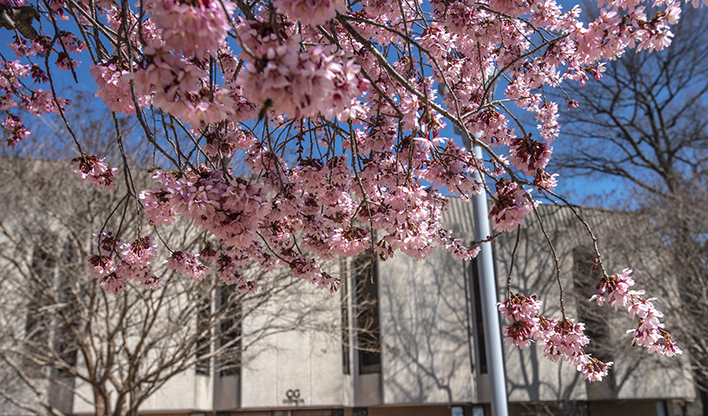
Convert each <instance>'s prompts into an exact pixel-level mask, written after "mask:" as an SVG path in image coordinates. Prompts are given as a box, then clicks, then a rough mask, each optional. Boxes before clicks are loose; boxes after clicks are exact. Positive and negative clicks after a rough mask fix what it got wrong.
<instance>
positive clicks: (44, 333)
mask: <svg viewBox="0 0 708 416" xmlns="http://www.w3.org/2000/svg"><path fill="white" fill-rule="evenodd" d="M55 265H56V263H55V261H54V257H53V256H51V254H50V253H48V252H47V251H46V250H44V249H43V248H40V247H35V249H34V251H33V253H32V263H31V267H32V275H31V277H30V278H31V279H32V282H31V283H30V285H29V290H30V293H29V294H28V295H29V296H28V298H29V302H28V303H27V310H26V318H25V343H26V345H25V350H26V353H27V356H26V358H27V359H26V360H25V361H26V362H25V367H26V369H27V373H28V374H29V376H30V377H33V378H39V377H42V371H41V368H40V367H39V366H38V365H37V364H36V363H35V361H33V360H32V359H31V357H32V355H34V354H37V355H45V354H46V351H47V350H48V349H49V347H50V345H49V325H50V316H49V314H47V313H46V312H45V311H44V309H43V306H47V305H46V304H47V302H48V300H47V299H46V297H45V294H46V293H52V291H53V289H54V273H55Z"/></svg>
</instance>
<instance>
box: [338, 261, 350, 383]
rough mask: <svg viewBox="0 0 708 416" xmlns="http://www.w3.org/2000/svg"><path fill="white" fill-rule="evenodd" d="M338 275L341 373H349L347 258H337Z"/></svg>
mask: <svg viewBox="0 0 708 416" xmlns="http://www.w3.org/2000/svg"><path fill="white" fill-rule="evenodd" d="M339 271H340V273H339V275H340V276H342V284H341V285H340V287H339V293H340V302H341V305H342V374H351V362H350V358H349V354H350V353H351V338H350V337H351V334H350V332H349V279H348V272H347V259H345V258H340V260H339Z"/></svg>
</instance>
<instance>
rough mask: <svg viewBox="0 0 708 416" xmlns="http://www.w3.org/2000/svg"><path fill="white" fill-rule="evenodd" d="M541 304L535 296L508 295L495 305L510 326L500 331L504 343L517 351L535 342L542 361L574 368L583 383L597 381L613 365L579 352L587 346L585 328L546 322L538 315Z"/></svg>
mask: <svg viewBox="0 0 708 416" xmlns="http://www.w3.org/2000/svg"><path fill="white" fill-rule="evenodd" d="M541 304H542V302H541V301H540V300H538V299H536V296H535V295H532V296H524V295H521V294H512V295H511V296H510V297H509V299H507V301H506V302H504V303H499V304H497V306H498V308H499V310H500V311H501V312H502V314H503V315H504V316H505V317H506V318H507V319H508V320H509V321H510V322H511V325H509V326H505V327H504V328H503V331H504V334H505V335H506V340H507V341H509V342H511V343H512V344H516V345H518V346H519V348H526V347H528V346H530V345H531V342H532V341H533V340H536V341H538V342H539V344H541V345H543V347H544V357H545V358H547V359H549V360H550V361H553V362H557V361H558V360H559V359H562V360H564V361H567V362H569V363H571V364H573V365H575V366H576V367H577V369H578V371H581V372H582V373H583V377H584V378H585V379H586V380H590V381H600V380H602V379H603V378H604V377H605V376H607V373H608V371H609V369H610V366H612V364H613V363H612V362H609V363H603V362H602V361H600V360H598V359H596V358H593V357H592V356H590V354H587V353H585V351H584V349H583V347H584V346H585V345H587V344H588V343H589V342H590V340H589V339H588V337H587V336H585V334H584V331H585V326H584V325H583V324H582V323H574V322H573V320H572V319H558V318H550V319H549V318H546V317H545V316H543V315H541V314H540V311H541Z"/></svg>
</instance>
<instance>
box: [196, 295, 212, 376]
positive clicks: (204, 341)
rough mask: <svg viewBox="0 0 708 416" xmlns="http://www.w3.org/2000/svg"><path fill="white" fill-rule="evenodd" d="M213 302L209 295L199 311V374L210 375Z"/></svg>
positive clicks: (197, 352)
mask: <svg viewBox="0 0 708 416" xmlns="http://www.w3.org/2000/svg"><path fill="white" fill-rule="evenodd" d="M210 318H211V300H210V298H209V296H208V295H207V296H206V297H205V298H204V299H203V300H202V301H201V304H200V305H199V308H198V310H197V351H196V356H197V368H196V371H197V374H207V375H208V374H209V369H210V359H209V354H210V353H211V325H210V323H209V320H210Z"/></svg>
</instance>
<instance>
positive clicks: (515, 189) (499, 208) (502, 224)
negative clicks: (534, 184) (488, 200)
mask: <svg viewBox="0 0 708 416" xmlns="http://www.w3.org/2000/svg"><path fill="white" fill-rule="evenodd" d="M496 187H497V192H496V193H495V194H494V196H493V197H492V199H494V204H493V205H492V209H490V210H489V218H490V219H491V220H492V226H493V227H494V229H495V230H498V231H513V230H514V229H515V228H516V227H517V226H519V225H521V224H523V223H524V216H525V215H526V214H528V213H529V212H531V211H533V209H534V207H535V206H536V204H537V203H538V202H534V201H533V200H532V199H531V195H530V194H529V192H528V191H526V190H524V189H523V188H522V187H521V186H519V184H517V183H516V182H510V181H506V180H504V179H500V180H498V181H497V183H496Z"/></svg>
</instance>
